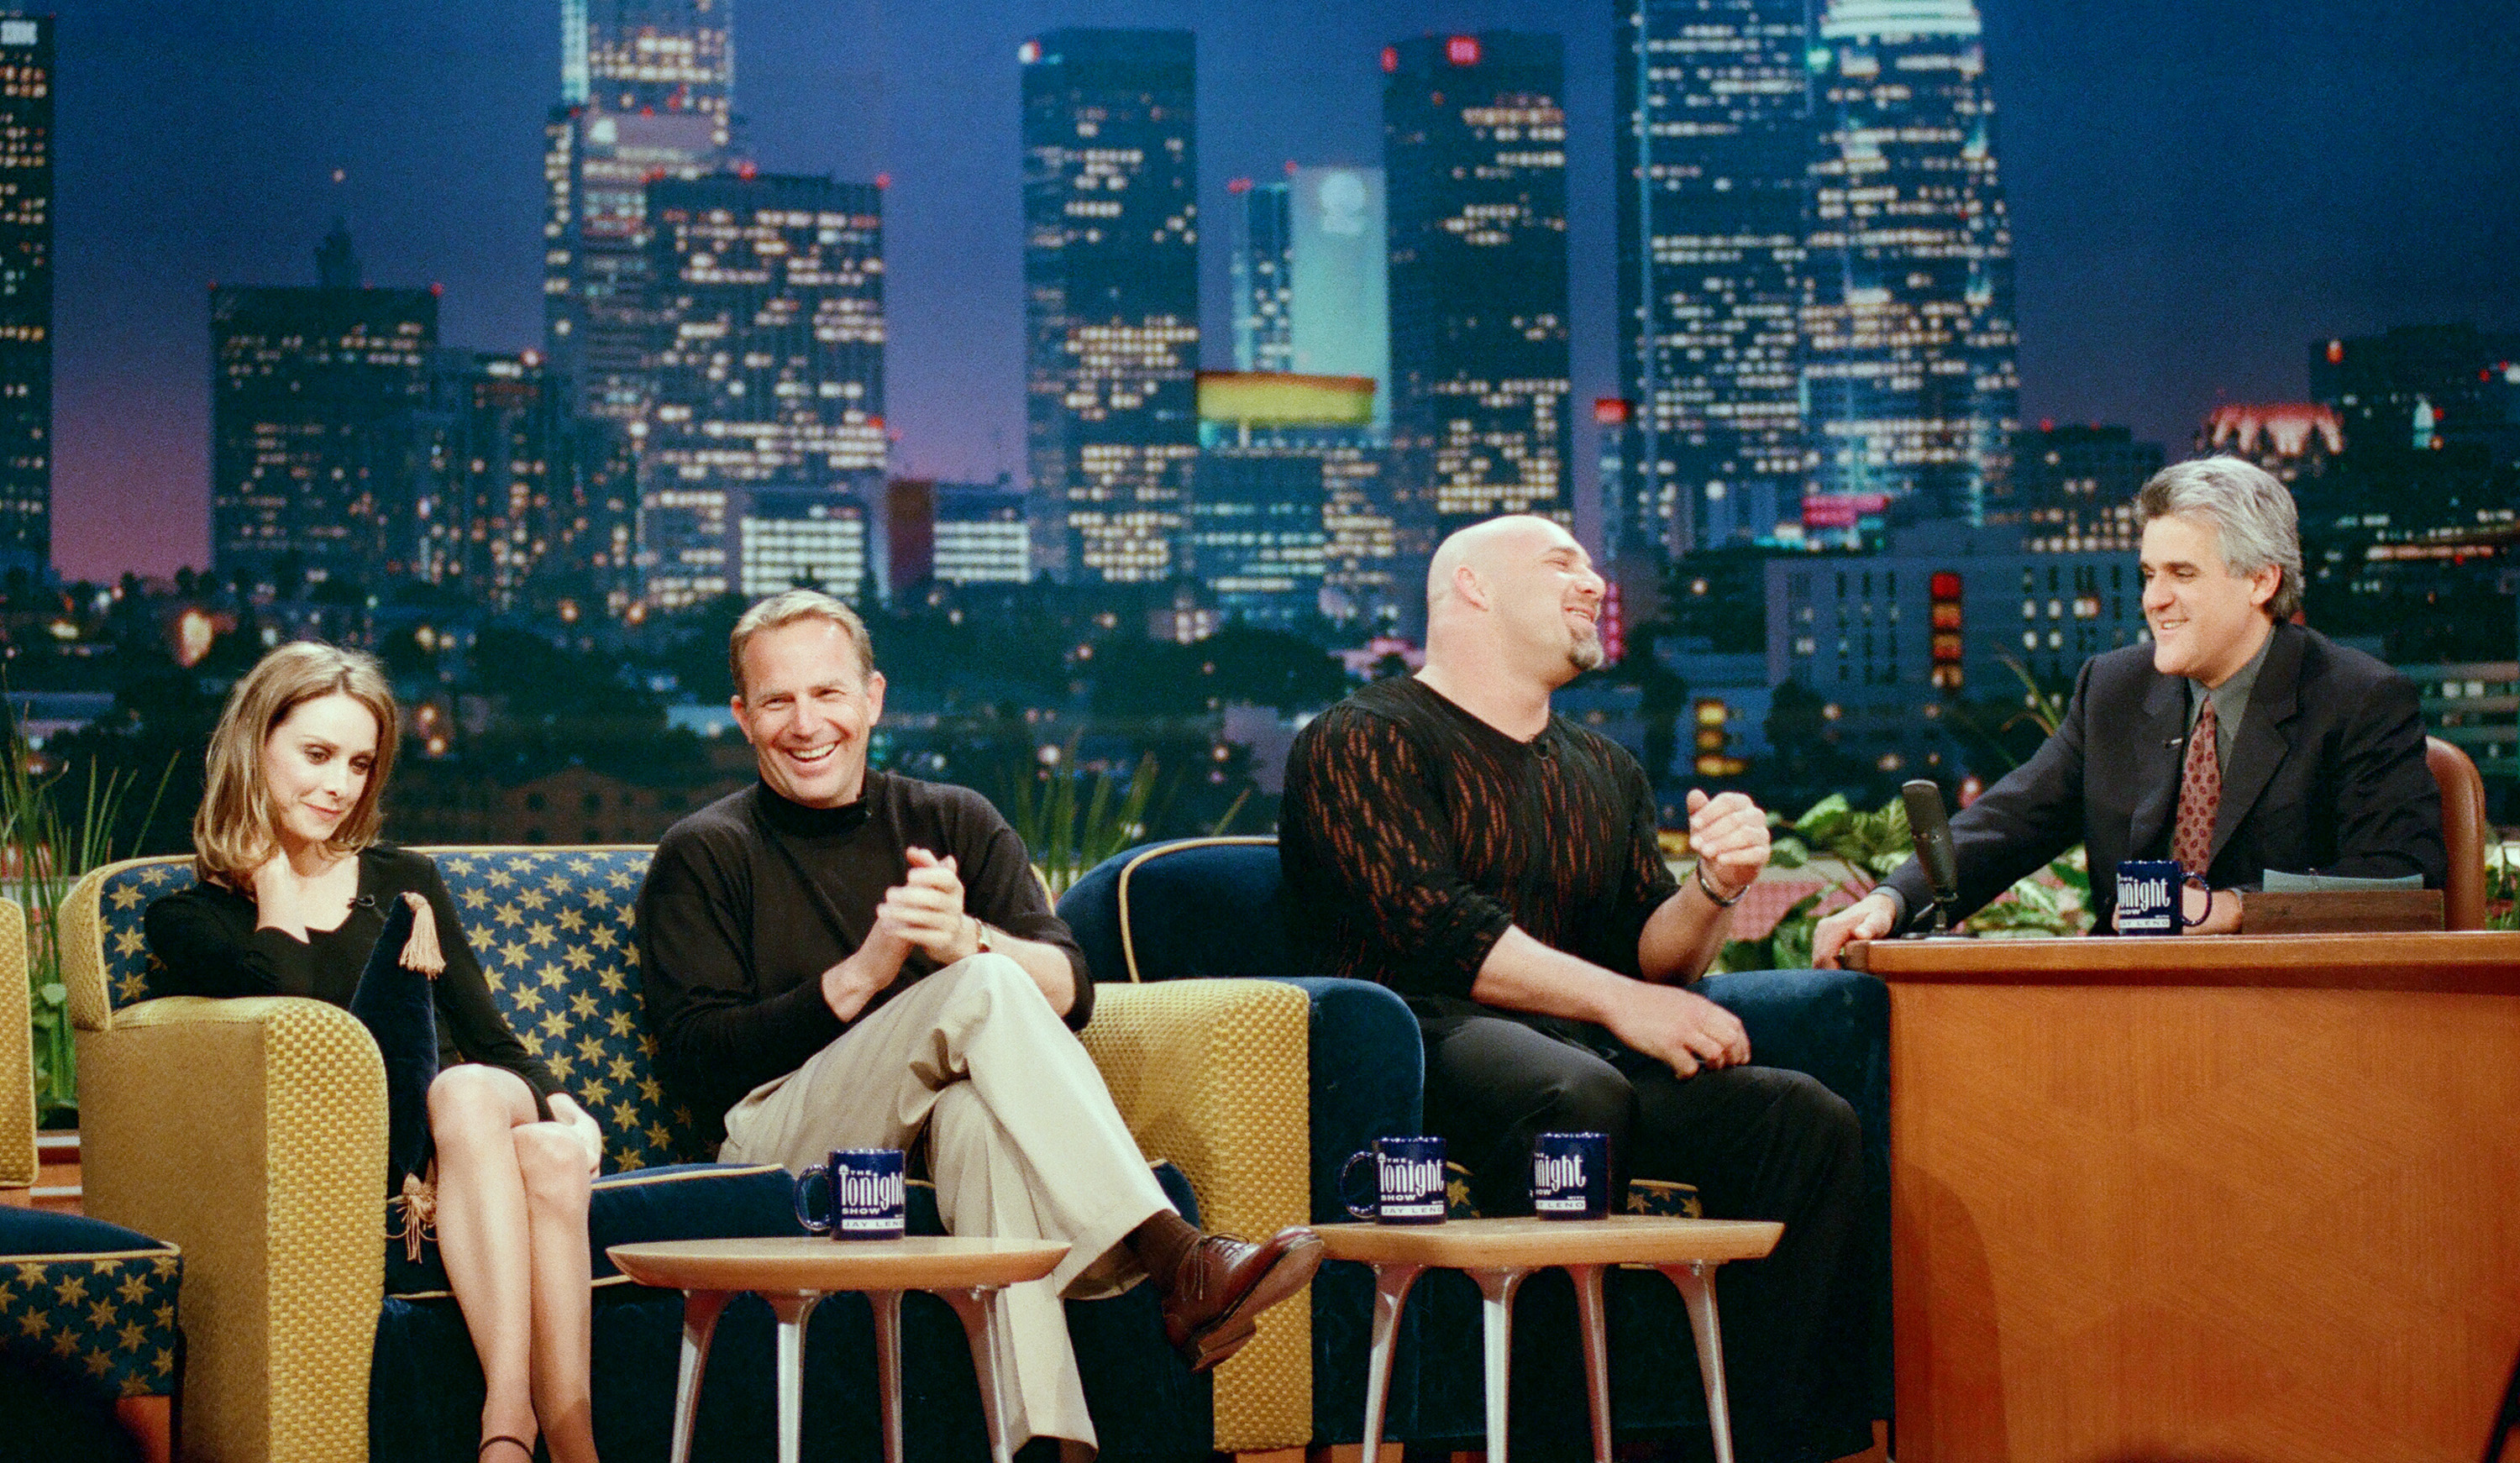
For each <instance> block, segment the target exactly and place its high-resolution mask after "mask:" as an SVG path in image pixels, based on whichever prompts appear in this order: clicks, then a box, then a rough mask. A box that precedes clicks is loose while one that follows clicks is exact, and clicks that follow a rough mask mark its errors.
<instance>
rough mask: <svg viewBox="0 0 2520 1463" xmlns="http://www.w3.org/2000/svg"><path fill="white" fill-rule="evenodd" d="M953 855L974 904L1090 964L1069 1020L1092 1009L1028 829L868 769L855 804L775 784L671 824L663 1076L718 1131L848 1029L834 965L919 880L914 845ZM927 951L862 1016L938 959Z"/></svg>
mask: <svg viewBox="0 0 2520 1463" xmlns="http://www.w3.org/2000/svg"><path fill="white" fill-rule="evenodd" d="M912 847H918V848H923V849H926V850H927V851H928V852H930V853H932V854H935V855H936V856H937V857H938V858H944V857H946V856H948V855H951V856H953V858H954V861H955V864H956V871H957V874H958V876H959V877H960V878H961V879H962V881H963V890H964V908H965V909H967V910H969V911H970V912H971V913H972V914H974V915H977V916H978V917H979V918H981V919H984V920H986V921H988V922H989V923H990V924H993V925H995V926H997V927H998V928H999V929H1002V930H1004V931H1006V932H1007V933H1008V934H1010V935H1013V936H1016V937H1017V938H1019V939H1024V940H1036V941H1040V942H1041V943H1043V944H1046V945H1056V946H1057V947H1058V948H1059V949H1061V950H1063V951H1065V952H1066V953H1067V962H1068V964H1069V966H1070V967H1071V968H1072V969H1073V970H1074V971H1075V973H1076V1003H1075V1005H1073V1006H1072V1007H1070V1008H1069V1010H1068V1012H1067V1024H1068V1026H1069V1027H1070V1028H1072V1029H1077V1030H1082V1029H1083V1028H1084V1026H1085V1023H1086V1021H1087V1020H1088V1019H1089V1018H1091V1016H1092V1015H1093V1012H1094V982H1093V978H1092V976H1091V975H1089V974H1088V973H1087V971H1086V968H1085V953H1084V952H1083V951H1082V950H1080V949H1079V948H1078V947H1077V944H1076V937H1075V936H1073V935H1071V934H1069V933H1068V929H1067V926H1066V925H1065V924H1064V923H1062V922H1061V921H1060V919H1059V917H1058V916H1057V914H1056V913H1054V912H1052V909H1051V907H1050V898H1049V896H1048V895H1046V894H1044V893H1043V892H1042V887H1041V884H1040V882H1039V881H1038V880H1036V879H1035V878H1034V877H1033V873H1032V865H1031V861H1030V860H1029V859H1028V858H1027V857H1026V855H1025V853H1024V846H1023V840H1022V839H1021V838H1018V837H1016V836H1015V831H1014V829H1012V828H1011V827H1009V826H1007V821H1006V820H1005V819H1003V818H1001V817H999V816H998V810H997V809H995V808H993V807H991V806H990V805H989V801H988V799H986V798H984V797H982V796H980V795H979V794H978V793H976V792H973V791H971V790H970V789H969V788H967V787H955V786H951V785H949V784H946V783H942V782H922V781H921V780H919V779H918V778H916V777H903V776H894V775H892V774H889V773H879V772H870V773H868V774H867V781H866V792H865V795H864V796H863V797H861V798H860V799H859V800H858V801H857V802H854V803H851V804H849V805H848V806H847V807H844V808H828V809H826V808H807V807H804V806H802V805H800V804H797V803H791V802H789V801H787V799H786V798H783V797H781V796H779V795H778V794H777V793H775V792H772V791H771V790H770V789H769V788H768V787H767V786H765V785H763V784H761V783H758V782H756V783H754V784H753V785H752V786H750V787H748V788H745V789H744V790H743V791H742V792H738V793H733V794H730V795H728V796H726V797H723V798H720V799H718V800H717V801H716V802H714V803H711V804H710V805H708V806H707V807H705V808H702V809H701V810H699V811H698V812H697V813H695V814H693V815H692V816H691V817H689V818H686V819H684V820H682V821H681V822H678V823H676V824H674V826H673V827H672V828H670V829H668V830H667V831H666V833H665V836H664V838H663V839H662V840H661V841H660V842H658V843H657V845H656V856H655V859H654V861H653V862H652V863H651V864H649V866H648V879H647V882H646V883H645V884H643V885H642V886H641V887H640V890H639V969H640V978H641V983H642V988H643V994H644V995H645V997H646V1000H647V1008H648V1030H649V1031H650V1032H651V1033H652V1034H653V1035H654V1037H655V1039H656V1047H657V1059H656V1068H657V1072H658V1074H659V1075H660V1076H661V1077H662V1078H663V1079H664V1083H665V1086H666V1088H667V1089H668V1090H669V1091H671V1092H672V1093H673V1095H674V1096H675V1098H676V1099H677V1100H679V1101H682V1102H685V1103H688V1104H689V1105H690V1107H691V1110H692V1116H693V1117H694V1118H696V1119H697V1120H698V1122H699V1125H700V1127H701V1128H702V1129H703V1130H705V1131H706V1133H707V1135H708V1136H710V1137H712V1138H714V1137H715V1136H716V1135H717V1134H718V1132H719V1131H720V1130H719V1128H718V1124H719V1122H720V1120H721V1119H722V1118H723V1117H724V1115H725V1113H726V1110H727V1109H728V1108H730V1107H733V1106H734V1105H735V1104H736V1103H737V1102H739V1101H741V1100H742V1097H743V1095H744V1093H746V1092H749V1091H751V1090H752V1089H753V1088H754V1087H757V1086H760V1085H761V1084H763V1083H765V1082H768V1081H770V1080H771V1079H772V1078H775V1077H784V1076H786V1075H787V1074H788V1073H790V1072H793V1071H795V1070H796V1069H797V1068H798V1067H801V1066H803V1065H804V1064H805V1060H806V1058H808V1057H810V1056H812V1055H813V1054H814V1053H815V1052H817V1051H820V1050H821V1049H823V1047H824V1046H826V1045H828V1044H830V1042H832V1039H833V1038H835V1037H837V1036H839V1035H840V1034H841V1033H842V1032H843V1031H845V1030H846V1029H847V1023H844V1022H842V1021H841V1020H840V1018H839V1017H837V1016H835V1015H833V1014H832V1008H831V1007H830V1006H829V1005H826V1004H825V1003H824V1001H823V983H822V975H823V972H824V971H825V970H828V969H830V968H831V967H832V966H833V965H836V964H838V963H839V962H840V961H841V960H843V959H846V958H847V957H848V956H849V955H850V954H851V953H854V952H855V951H856V950H857V948H858V946H859V945H860V944H861V943H863V942H864V941H865V939H866V936H867V932H868V930H870V929H871V928H872V927H873V926H874V924H875V911H876V907H877V905H879V904H881V903H882V902H883V895H884V891H885V890H887V889H890V888H892V887H894V886H895V885H898V884H900V883H902V882H904V881H905V880H907V879H908V877H909V875H910V861H909V859H908V858H907V857H906V856H905V854H904V853H903V850H905V849H908V848H912ZM935 968H936V967H935V965H934V964H933V963H932V962H931V961H929V960H928V958H927V957H926V956H925V955H924V954H921V953H912V955H911V957H910V959H909V961H908V962H907V963H906V964H904V965H903V966H902V971H901V978H900V979H899V980H897V981H895V982H894V983H893V984H892V985H890V986H888V987H886V988H885V989H884V990H882V991H880V992H878V993H877V995H876V997H875V998H874V999H872V1000H870V1001H868V1002H867V1005H866V1009H865V1010H864V1011H861V1012H860V1013H859V1015H858V1019H859V1020H864V1019H865V1018H866V1017H867V1016H868V1015H870V1014H872V1013H874V1012H875V1011H876V1010H877V1009H878V1008H879V1007H881V1006H882V1004H883V1003H884V1002H885V1001H886V1000H889V999H890V998H891V997H893V996H894V995H896V994H897V993H899V992H900V991H901V990H902V988H903V987H905V986H907V985H909V984H910V983H911V982H912V981H915V980H919V979H921V978H922V977H924V976H926V975H928V974H930V973H931V972H933V971H934V970H935Z"/></svg>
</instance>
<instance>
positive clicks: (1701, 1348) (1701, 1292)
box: [1654, 1260, 1733, 1463]
mask: <svg viewBox="0 0 2520 1463" xmlns="http://www.w3.org/2000/svg"><path fill="white" fill-rule="evenodd" d="M1654 1268H1656V1269H1658V1270H1661V1271H1662V1272H1663V1273H1664V1274H1666V1275H1669V1276H1670V1277H1671V1283H1672V1284H1674V1285H1677V1286H1679V1287H1680V1298H1681V1299H1682V1300H1684V1301H1686V1302H1688V1324H1689V1329H1690V1330H1691V1331H1693V1332H1695V1333H1696V1336H1697V1374H1698V1376H1699V1377H1700V1378H1702V1379H1704V1381H1705V1383H1706V1425H1707V1427H1708V1428H1709V1429H1710V1430H1711V1431H1712V1432H1713V1433H1714V1435H1715V1463H1733V1410H1732V1408H1731V1406H1730V1405H1729V1404H1728V1403H1727V1402H1726V1401H1725V1398H1724V1328H1723V1326H1722V1325H1720V1324H1718V1323H1717V1321H1716V1318H1715V1266H1714V1264H1709V1263H1708V1262H1706V1261H1703V1260H1692V1261H1690V1262H1688V1264H1664V1265H1656V1266H1654Z"/></svg>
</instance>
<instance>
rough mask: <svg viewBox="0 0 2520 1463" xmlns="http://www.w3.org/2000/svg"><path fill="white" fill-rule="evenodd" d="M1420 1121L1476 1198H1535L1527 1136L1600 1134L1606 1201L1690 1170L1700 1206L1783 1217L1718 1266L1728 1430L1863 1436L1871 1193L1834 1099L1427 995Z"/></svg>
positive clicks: (1747, 1438)
mask: <svg viewBox="0 0 2520 1463" xmlns="http://www.w3.org/2000/svg"><path fill="white" fill-rule="evenodd" d="M1418 1024H1419V1028H1420V1030H1421V1031H1422V1032H1423V1033H1424V1035H1425V1039H1426V1125H1427V1131H1429V1132H1431V1133H1434V1134H1436V1135H1438V1136H1440V1137H1442V1138H1443V1139H1444V1143H1445V1151H1446V1153H1447V1154H1448V1155H1450V1156H1451V1157H1452V1158H1454V1159H1455V1160H1456V1161H1458V1162H1460V1163H1461V1164H1463V1166H1465V1167H1467V1168H1468V1169H1469V1170H1470V1171H1471V1175H1472V1192H1473V1194H1474V1196H1475V1197H1476V1199H1477V1201H1478V1206H1479V1212H1480V1213H1481V1214H1487V1215H1519V1214H1529V1213H1530V1212H1531V1147H1532V1139H1533V1138H1534V1137H1535V1136H1537V1135H1538V1134H1540V1133H1542V1132H1549V1131H1593V1132H1600V1133H1604V1134H1607V1135H1608V1137H1609V1140H1610V1181H1611V1194H1612V1200H1611V1202H1612V1207H1613V1209H1614V1210H1615V1209H1616V1207H1617V1205H1618V1203H1619V1201H1620V1198H1621V1196H1622V1195H1623V1194H1624V1192H1625V1189H1626V1185H1627V1181H1628V1179H1629V1178H1630V1177H1631V1176H1636V1177H1644V1178H1660V1179H1668V1180H1672V1181H1676V1182H1683V1183H1692V1184H1695V1185H1696V1186H1697V1193H1698V1198H1699V1200H1700V1202H1701V1203H1702V1204H1703V1205H1704V1206H1705V1210H1706V1214H1707V1217H1708V1218H1710V1219H1778V1220H1781V1221H1783V1223H1784V1226H1785V1233H1784V1237H1783V1239H1782V1240H1780V1241H1779V1242H1778V1245H1777V1249H1776V1252H1775V1253H1774V1254H1772V1255H1770V1256H1769V1257H1768V1258H1767V1259H1765V1260H1758V1261H1746V1262H1736V1263H1734V1264H1727V1265H1725V1266H1724V1267H1723V1268H1722V1269H1721V1270H1719V1271H1717V1272H1716V1294H1717V1299H1718V1303H1719V1305H1720V1306H1721V1308H1722V1311H1723V1320H1724V1362H1725V1370H1726V1374H1727V1382H1728V1384H1729V1390H1730V1392H1731V1395H1732V1403H1733V1441H1734V1443H1735V1445H1736V1448H1737V1451H1738V1456H1739V1457H1740V1458H1741V1459H1742V1460H1743V1463H1772V1460H1775V1463H1781V1460H1799V1459H1807V1458H1831V1457H1837V1456H1840V1455H1841V1454H1843V1453H1847V1452H1856V1451H1861V1450H1862V1449H1863V1448H1864V1447H1866V1446H1868V1445H1869V1443H1870V1439H1871V1434H1870V1429H1869V1425H1868V1420H1867V1414H1868V1411H1869V1408H1868V1407H1867V1406H1866V1405H1865V1395H1866V1389H1865V1382H1864V1377H1865V1363H1866V1359H1867V1357H1868V1354H1869V1347H1870V1337H1869V1334H1868V1330H1869V1315H1870V1310H1869V1307H1868V1303H1867V1300H1866V1297H1865V1294H1864V1292H1863V1289H1862V1287H1861V1285H1860V1284H1859V1283H1858V1277H1857V1276H1856V1275H1855V1274H1854V1273H1852V1271H1853V1270H1854V1268H1855V1266H1854V1265H1853V1264H1851V1260H1852V1256H1853V1250H1854V1241H1855V1238H1856V1224H1857V1222H1858V1219H1859V1217H1860V1214H1861V1211H1862V1206H1863V1202H1864V1172H1863V1158H1862V1152H1861V1137H1860V1133H1859V1131H1858V1129H1857V1125H1856V1118H1855V1111H1854V1109H1853V1108H1850V1107H1849V1106H1847V1104H1846V1101H1845V1099H1843V1098H1841V1097H1839V1096H1838V1095H1837V1094H1836V1093H1834V1092H1832V1091H1830V1090H1829V1089H1828V1088H1827V1087H1825V1086H1822V1085H1821V1083H1820V1082H1819V1080H1818V1079H1816V1078H1813V1077H1809V1076H1807V1075H1805V1074H1803V1073H1800V1072H1788V1071H1784V1070H1782V1069H1779V1068H1775V1067H1759V1066H1749V1067H1732V1068H1727V1069H1725V1070H1723V1071H1720V1072H1702V1073H1700V1074H1698V1075H1697V1076H1695V1077H1691V1078H1688V1079H1682V1078H1680V1077H1678V1076H1675V1075H1674V1074H1673V1072H1672V1070H1671V1068H1670V1067H1668V1066H1666V1065H1664V1064H1663V1063H1661V1062H1658V1061H1655V1060H1653V1059H1652V1058H1650V1057H1647V1056H1645V1055H1643V1053H1641V1052H1636V1051H1631V1050H1628V1049H1627V1048H1626V1047H1624V1046H1619V1045H1618V1044H1617V1043H1615V1042H1607V1041H1606V1039H1604V1046H1603V1048H1602V1049H1599V1050H1590V1049H1587V1048H1586V1047H1585V1046H1582V1045H1579V1044H1577V1043H1576V1042H1573V1041H1570V1040H1566V1039H1564V1038H1561V1037H1558V1036H1555V1035H1553V1034H1550V1033H1548V1032H1544V1031H1541V1030H1537V1029H1535V1028H1533V1027H1531V1026H1527V1025H1525V1024H1523V1023H1522V1022H1520V1021H1517V1020H1512V1019H1510V1018H1508V1017H1503V1016H1495V1015H1478V1014H1468V1013H1445V1014H1437V1013H1435V1012H1433V1011H1429V1010H1425V1009H1423V1008H1421V1009H1420V1010H1419V1019H1418Z"/></svg>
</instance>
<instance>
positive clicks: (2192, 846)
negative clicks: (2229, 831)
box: [2170, 696, 2223, 874]
mask: <svg viewBox="0 0 2520 1463" xmlns="http://www.w3.org/2000/svg"><path fill="white" fill-rule="evenodd" d="M2220 740H2221V736H2220V732H2219V731H2217V729H2216V726H2215V722H2214V699H2213V697H2211V696H2208V697H2206V699H2205V710H2204V713H2203V714H2202V715H2200V716H2198V717H2197V718H2196V730H2195V731H2190V732H2189V733H2187V765H2186V766H2185V767H2184V768H2183V769H2182V770H2181V772H2180V775H2179V831H2178V833H2177V834H2176V835H2175V836H2173V837H2172V839H2171V841H2170V857H2172V858H2174V859H2176V860H2178V861H2179V864H2180V866H2181V867H2183V868H2184V869H2186V870H2187V871H2188V872H2190V873H2197V874H2201V873H2203V872H2205V865H2206V864H2209V863H2211V862H2212V860H2213V853H2214V814H2215V813H2216V811H2217V810H2219V809H2220V808H2221V807H2222V806H2223V759H2222V757H2221V755H2220V747H2219V742H2220Z"/></svg>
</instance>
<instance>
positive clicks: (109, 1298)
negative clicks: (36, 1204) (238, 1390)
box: [0, 1205, 184, 1399]
mask: <svg viewBox="0 0 2520 1463" xmlns="http://www.w3.org/2000/svg"><path fill="white" fill-rule="evenodd" d="M183 1278H184V1259H183V1256H182V1255H181V1254H179V1253H177V1251H176V1249H175V1247H174V1246H172V1245H169V1244H164V1243H161V1242H160V1241H158V1240H154V1239H151V1238H150V1237H149V1236H147V1235H145V1234H142V1233H140V1232H139V1231H137V1230H134V1229H125V1228H123V1227H122V1226H121V1225H119V1224H109V1223H107V1222H106V1221H105V1220H103V1219H88V1218H86V1217H85V1216H83V1215H71V1214H56V1213H52V1212H50V1211H47V1210H39V1209H20V1208H18V1207H16V1206H14V1205H0V1355H5V1356H7V1357H8V1358H9V1360H10V1362H11V1363H12V1364H13V1366H15V1367H17V1368H19V1369H21V1370H22V1371H23V1372H25V1373H27V1374H29V1375H34V1376H39V1377H50V1378H54V1379H56V1380H58V1381H59V1382H61V1383H62V1384H63V1385H66V1386H70V1387H76V1388H78V1389H81V1390H83V1391H85V1392H87V1393H88V1394H90V1395H92V1396H95V1397H101V1398H108V1399H110V1398H113V1397H166V1396H170V1395H172V1394H173V1393H174V1391H175V1389H176V1385H177V1383H178V1382H179V1381H180V1380H181V1379H182V1377H183V1372H184V1335H183V1332H182V1331H180V1330H178V1329H177V1328H176V1324H175V1298H176V1292H177V1290H178V1288H179V1287H180V1286H181V1285H182V1284H183Z"/></svg>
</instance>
